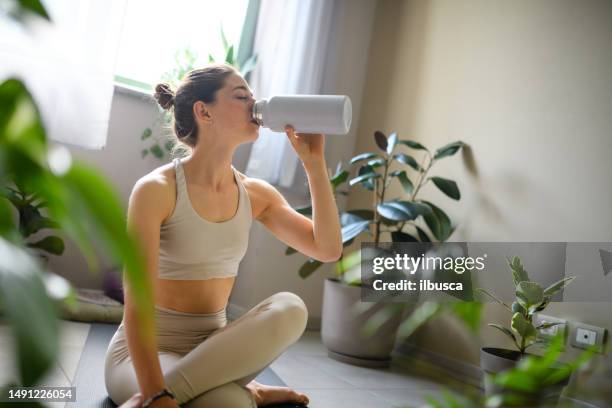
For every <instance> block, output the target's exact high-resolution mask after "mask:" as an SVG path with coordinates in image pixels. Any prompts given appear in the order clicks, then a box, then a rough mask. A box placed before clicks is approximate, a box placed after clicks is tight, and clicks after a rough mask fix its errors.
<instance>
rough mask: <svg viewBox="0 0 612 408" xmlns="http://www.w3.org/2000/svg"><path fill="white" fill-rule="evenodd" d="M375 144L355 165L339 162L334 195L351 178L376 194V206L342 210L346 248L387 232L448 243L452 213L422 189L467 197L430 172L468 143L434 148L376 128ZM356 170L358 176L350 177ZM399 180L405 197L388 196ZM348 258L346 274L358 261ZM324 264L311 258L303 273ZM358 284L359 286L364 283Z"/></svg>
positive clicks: (393, 236)
mask: <svg viewBox="0 0 612 408" xmlns="http://www.w3.org/2000/svg"><path fill="white" fill-rule="evenodd" d="M374 142H375V144H376V146H377V147H378V150H377V151H374V152H364V153H360V154H357V155H356V156H354V157H353V158H352V159H351V160H350V163H349V164H350V168H349V169H343V168H342V163H339V164H338V166H337V168H336V171H335V173H334V174H333V176H331V178H330V183H331V185H332V189H333V192H334V195H336V194H342V195H348V191H347V190H339V187H340V186H342V185H343V184H345V183H346V182H347V181H348V187H349V189H350V188H351V187H354V186H361V187H362V188H365V189H367V190H369V191H371V192H372V205H371V207H369V208H360V209H353V210H348V211H345V212H341V213H340V221H341V225H342V243H343V246H344V247H347V246H348V245H350V244H352V243H353V241H354V240H355V238H357V237H358V236H359V235H362V234H367V235H368V236H369V237H370V238H372V239H373V241H374V243H375V244H378V243H379V242H380V241H381V237H382V235H383V234H384V233H389V234H390V236H391V239H392V241H393V242H443V241H446V240H447V239H448V237H449V236H450V235H451V234H452V233H453V231H454V226H453V224H452V222H451V220H450V217H449V216H448V215H447V214H446V212H445V211H444V210H442V209H441V208H440V207H438V206H437V205H435V204H434V203H432V202H431V201H428V200H424V199H421V198H420V197H419V193H420V192H421V190H422V188H423V187H425V186H426V185H427V184H428V183H429V182H431V183H432V184H433V185H434V186H435V187H437V189H438V190H440V191H441V192H442V193H443V194H445V195H446V196H448V197H450V198H452V199H453V200H457V201H458V200H460V199H461V193H460V191H459V187H458V186H457V183H456V182H455V181H453V180H450V179H447V178H444V177H440V176H436V175H430V172H431V171H432V169H433V167H434V166H435V165H436V163H438V162H439V161H440V160H442V159H444V158H446V157H449V156H452V155H454V154H455V153H457V152H458V151H459V150H460V149H461V148H463V147H464V145H465V144H464V143H463V142H462V141H456V142H453V143H449V144H447V145H445V146H443V147H440V148H439V149H437V150H435V151H434V152H432V151H430V150H429V149H428V148H427V147H425V146H424V145H422V144H421V143H418V142H416V141H413V140H404V139H400V138H399V136H398V134H397V133H391V134H390V135H389V137H387V136H386V135H385V134H384V133H383V132H381V131H376V132H374ZM405 149H408V150H407V151H405ZM414 154H420V155H421V157H420V159H419V160H417V158H416V157H415V156H414ZM397 167H399V168H397ZM392 168H394V169H392ZM353 170H354V176H353V177H352V178H350V179H349V177H350V173H351V171H353ZM394 182H397V183H399V184H400V185H401V187H402V191H403V194H402V196H401V197H393V198H390V197H388V195H389V186H390V185H391V183H394ZM296 210H297V211H298V212H300V213H301V214H304V215H307V216H311V215H312V214H311V213H312V207H311V206H305V207H300V208H297V209H296ZM420 219H422V220H423V221H424V225H423V224H421V225H419V222H418V221H419V220H420ZM295 252H296V251H295V250H294V249H293V248H290V247H288V248H287V250H286V251H285V254H286V255H291V254H294V253H295ZM343 258H344V256H343ZM343 258H341V261H340V262H339V266H340V269H341V270H340V272H339V273H340V275H341V276H342V275H344V273H343V272H344V271H345V270H346V268H347V267H348V266H350V265H351V264H352V263H353V262H351V261H350V260H349V262H342V259H343ZM321 264H322V263H321V262H319V261H317V260H314V259H308V260H307V261H306V262H305V263H304V264H303V265H302V266H301V267H300V269H299V275H300V276H301V277H302V278H307V277H308V276H310V275H311V274H312V273H313V272H315V271H316V270H317V269H318V268H319V267H320V266H321ZM353 283H354V284H359V282H358V281H353Z"/></svg>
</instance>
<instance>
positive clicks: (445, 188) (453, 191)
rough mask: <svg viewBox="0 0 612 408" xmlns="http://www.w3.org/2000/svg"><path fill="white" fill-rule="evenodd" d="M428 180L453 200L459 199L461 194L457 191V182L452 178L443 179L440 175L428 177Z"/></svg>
mask: <svg viewBox="0 0 612 408" xmlns="http://www.w3.org/2000/svg"><path fill="white" fill-rule="evenodd" d="M430 180H431V181H433V183H434V184H435V185H436V187H438V188H439V189H440V191H442V192H443V193H444V194H446V195H447V196H449V197H450V198H452V199H453V200H459V199H460V198H461V194H460V193H459V188H458V187H457V183H456V182H454V181H453V180H449V179H445V178H442V177H430Z"/></svg>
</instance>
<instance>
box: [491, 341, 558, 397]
mask: <svg viewBox="0 0 612 408" xmlns="http://www.w3.org/2000/svg"><path fill="white" fill-rule="evenodd" d="M528 356H533V354H529V353H525V354H521V353H520V352H519V351H516V350H508V349H501V348H494V347H483V348H481V349H480V368H481V369H482V371H483V372H484V386H485V395H487V396H491V395H495V394H507V393H510V390H506V389H504V388H503V387H500V386H498V385H497V384H495V383H493V381H492V378H491V375H493V374H497V373H500V372H502V371H505V370H509V369H512V368H514V367H515V366H516V365H517V364H518V363H519V361H521V360H522V359H523V358H526V357H528ZM559 368H560V365H559ZM553 369H554V368H553ZM568 382H569V377H567V378H565V379H564V380H562V381H560V382H558V383H556V384H553V385H551V386H548V387H543V388H541V389H540V390H538V392H537V393H536V394H525V393H517V392H516V391H512V392H511V393H512V394H515V395H516V394H518V395H520V396H521V397H522V398H524V403H523V404H521V405H520V406H525V407H556V406H557V404H558V402H559V397H560V396H561V392H562V391H563V388H564V387H565V386H566V385H567V383H568Z"/></svg>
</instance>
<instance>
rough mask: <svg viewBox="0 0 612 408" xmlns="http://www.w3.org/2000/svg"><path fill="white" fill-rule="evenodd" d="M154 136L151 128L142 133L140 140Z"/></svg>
mask: <svg viewBox="0 0 612 408" xmlns="http://www.w3.org/2000/svg"><path fill="white" fill-rule="evenodd" d="M152 134H153V131H152V130H151V129H150V128H146V129H145V130H144V131H143V132H142V136H140V140H145V139H147V138H149V137H151V135H152Z"/></svg>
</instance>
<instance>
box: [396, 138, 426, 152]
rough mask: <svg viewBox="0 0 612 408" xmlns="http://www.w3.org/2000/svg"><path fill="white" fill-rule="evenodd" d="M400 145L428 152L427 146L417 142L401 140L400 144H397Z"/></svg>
mask: <svg viewBox="0 0 612 408" xmlns="http://www.w3.org/2000/svg"><path fill="white" fill-rule="evenodd" d="M397 143H398V144H403V145H405V146H408V147H411V148H413V149H417V150H425V151H427V148H426V147H425V146H423V145H422V144H420V143H418V142H415V141H413V140H400V141H399V142H397Z"/></svg>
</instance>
